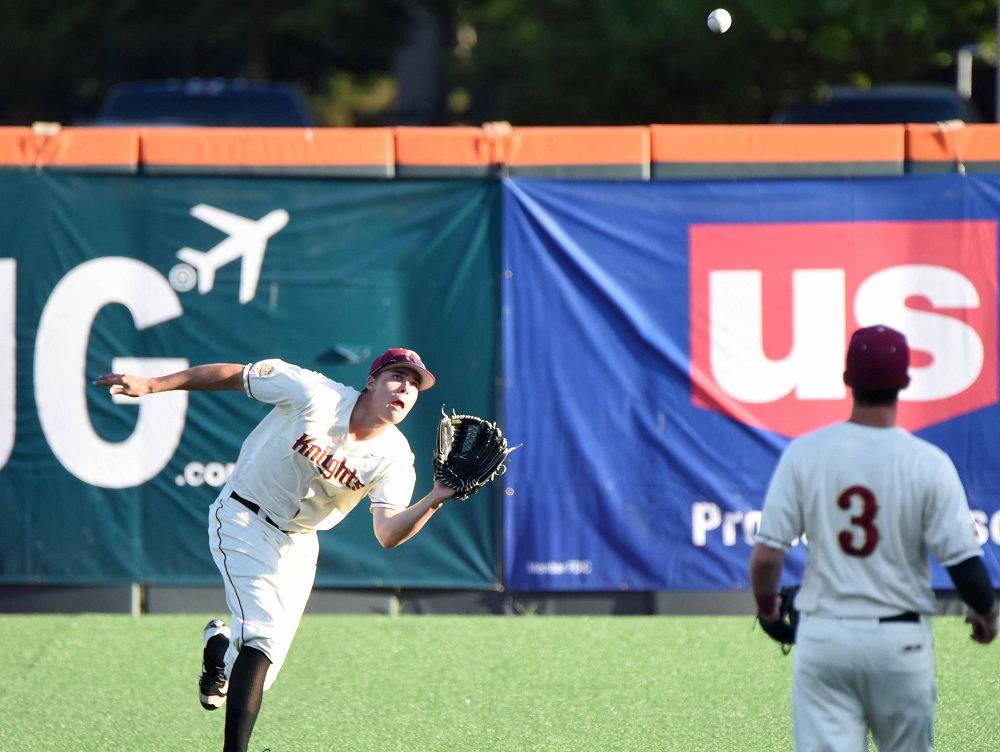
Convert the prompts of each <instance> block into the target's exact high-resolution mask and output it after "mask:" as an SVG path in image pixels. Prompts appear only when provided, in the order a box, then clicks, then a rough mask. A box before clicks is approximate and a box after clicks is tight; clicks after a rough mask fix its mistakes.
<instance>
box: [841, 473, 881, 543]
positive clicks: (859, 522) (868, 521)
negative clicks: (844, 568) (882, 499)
mask: <svg viewBox="0 0 1000 752" xmlns="http://www.w3.org/2000/svg"><path fill="white" fill-rule="evenodd" d="M854 499H859V500H860V501H861V511H860V512H859V513H858V514H856V515H854V516H853V517H851V524H852V525H854V526H856V527H859V528H861V533H862V535H863V540H862V542H861V545H860V546H856V545H855V544H854V539H855V534H854V532H853V531H851V530H841V531H840V535H838V536H837V540H838V541H839V543H840V547H841V548H842V549H844V553H845V554H847V555H849V556H871V554H872V552H873V551H874V550H875V546H877V545H878V537H879V536H878V528H877V527H875V525H874V522H873V521H874V519H875V515H876V514H878V503H877V502H876V501H875V494H873V493H872V492H871V490H870V489H868V488H865V487H864V486H851V487H850V488H848V489H847V490H846V491H844V492H843V493H842V494H840V496H839V497H838V498H837V506H838V507H840V508H841V509H851V506H852V503H853V502H854Z"/></svg>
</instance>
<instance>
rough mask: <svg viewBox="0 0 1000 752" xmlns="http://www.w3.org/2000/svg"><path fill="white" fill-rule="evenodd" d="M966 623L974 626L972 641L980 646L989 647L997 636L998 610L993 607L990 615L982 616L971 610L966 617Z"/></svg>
mask: <svg viewBox="0 0 1000 752" xmlns="http://www.w3.org/2000/svg"><path fill="white" fill-rule="evenodd" d="M965 623H966V624H971V625H972V639H973V640H975V641H976V642H978V643H979V644H980V645H989V644H990V643H991V642H993V640H994V638H995V637H996V636H997V608H996V606H994V607H993V610H992V611H990V613H988V614H986V615H985V616H984V615H983V614H980V613H979V612H977V611H973V610H972V609H971V608H970V609H969V613H968V614H967V615H966V617H965Z"/></svg>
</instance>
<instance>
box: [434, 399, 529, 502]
mask: <svg viewBox="0 0 1000 752" xmlns="http://www.w3.org/2000/svg"><path fill="white" fill-rule="evenodd" d="M441 414H442V415H443V416H444V417H443V418H441V421H440V422H439V423H438V430H437V447H436V448H435V450H434V478H435V479H436V480H440V481H444V483H445V484H447V485H448V486H449V487H451V488H454V489H455V491H456V494H455V496H454V497H453V498H455V499H457V500H459V501H462V500H463V499H468V498H469V497H470V496H471V495H472V494H474V493H476V491H478V490H479V489H480V488H482V487H483V486H485V485H486V484H487V483H489V482H490V481H491V480H493V479H494V478H496V477H497V476H498V475H503V474H504V473H505V472H507V465H506V464H505V462H506V461H507V456H508V455H509V454H510V453H511V452H512V451H514V450H515V449H517V447H509V446H507V439H505V438H504V435H503V433H502V432H501V431H500V429H499V428H498V427H497V424H496V423H491V422H489V421H487V420H483V419H482V418H477V417H476V416H475V415H458V414H457V413H455V411H454V410H452V413H451V416H448V414H447V413H445V411H444V407H442V408H441Z"/></svg>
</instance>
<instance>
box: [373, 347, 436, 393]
mask: <svg viewBox="0 0 1000 752" xmlns="http://www.w3.org/2000/svg"><path fill="white" fill-rule="evenodd" d="M397 363H398V364H401V365H404V366H406V367H407V368H410V369H412V370H414V371H416V372H417V376H419V378H420V391H421V392H423V391H425V390H427V389H430V388H431V387H432V386H434V383H435V382H436V381H437V379H435V378H434V374H432V373H431V372H430V371H428V370H427V366H425V365H424V362H423V361H422V360H421V359H420V356H419V355H417V354H416V353H415V352H413V350H407V349H406V348H403V347H390V348H389V349H388V350H386V351H385V352H384V353H382V354H381V355H379V356H378V357H377V358H375V360H374V361H372V367H371V370H369V371H368V375H369V376H377V375H378V374H379V373H380V372H381V371H384V370H385V369H386V368H388V367H389V366H392V365H396V364H397Z"/></svg>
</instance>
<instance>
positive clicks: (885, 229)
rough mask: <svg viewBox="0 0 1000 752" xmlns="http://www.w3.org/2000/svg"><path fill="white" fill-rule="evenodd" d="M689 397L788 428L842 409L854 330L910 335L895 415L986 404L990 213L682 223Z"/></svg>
mask: <svg viewBox="0 0 1000 752" xmlns="http://www.w3.org/2000/svg"><path fill="white" fill-rule="evenodd" d="M690 259H691V263H690V274H691V278H690V294H691V331H690V336H691V374H690V375H691V384H692V399H693V402H694V404H695V405H697V406H699V407H702V408H704V409H707V410H713V411H717V412H720V413H722V414H724V415H728V416H730V417H732V418H734V419H735V420H737V421H740V422H742V423H746V424H749V425H752V426H757V427H760V428H765V429H768V430H771V431H774V432H776V433H779V434H782V435H784V436H788V437H795V436H798V435H801V434H803V433H806V432H807V431H811V430H813V429H816V428H819V427H821V426H823V425H826V424H828V423H831V422H834V421H837V420H845V419H846V418H847V417H848V415H849V414H850V393H849V390H848V389H847V387H845V386H844V382H843V372H844V354H845V352H846V350H847V341H848V338H849V336H850V334H851V332H853V331H854V330H855V329H856V328H858V327H860V326H869V325H871V324H876V323H881V324H887V325H889V326H891V327H894V328H896V329H898V330H900V331H901V332H903V333H904V334H905V335H906V337H907V339H908V340H909V343H910V348H911V362H910V376H911V384H910V386H909V387H908V388H907V389H905V390H903V391H902V392H901V393H900V409H899V424H900V425H901V426H902V427H904V428H906V429H908V430H911V431H916V430H918V429H920V428H924V427H926V426H930V425H933V424H935V423H940V422H943V421H945V420H949V419H951V418H954V417H957V416H959V415H963V414H965V413H969V412H971V411H973V410H977V409H979V408H982V407H985V406H987V405H991V404H993V403H995V402H997V223H996V222H994V221H987V220H948V221H898V222H856V223H848V222H825V223H823V222H817V223H806V222H804V223H782V224H752V225H746V224H744V225H696V226H692V227H691V228H690Z"/></svg>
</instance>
